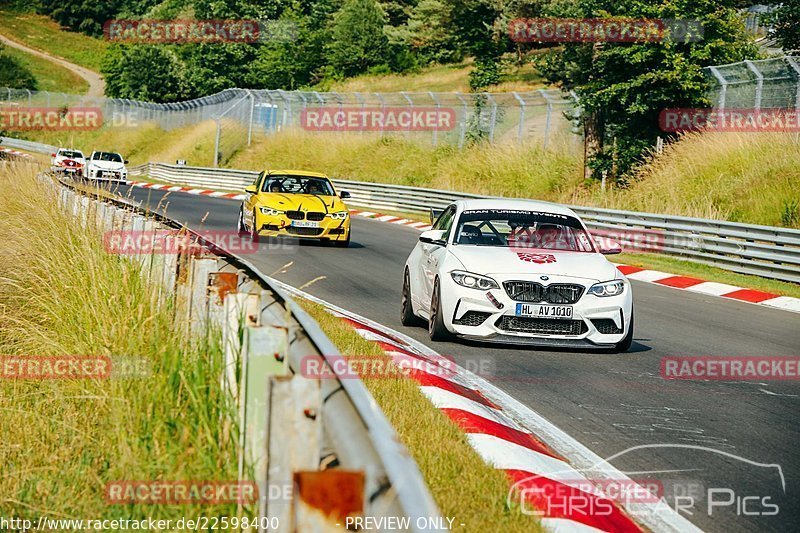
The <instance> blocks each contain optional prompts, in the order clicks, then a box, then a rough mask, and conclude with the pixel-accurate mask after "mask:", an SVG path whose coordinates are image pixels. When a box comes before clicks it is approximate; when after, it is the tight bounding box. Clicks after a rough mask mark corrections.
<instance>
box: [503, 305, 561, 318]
mask: <svg viewBox="0 0 800 533" xmlns="http://www.w3.org/2000/svg"><path fill="white" fill-rule="evenodd" d="M516 315H517V316H530V317H534V318H563V319H570V318H572V307H571V306H569V305H537V304H519V303H518V304H517V313H516Z"/></svg>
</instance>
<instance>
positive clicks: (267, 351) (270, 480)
mask: <svg viewBox="0 0 800 533" xmlns="http://www.w3.org/2000/svg"><path fill="white" fill-rule="evenodd" d="M42 179H48V178H47V177H46V175H43V177H42ZM48 183H53V182H51V181H49V179H48ZM59 183H60V185H61V188H60V191H59V200H60V203H61V205H62V207H63V208H64V209H65V210H66V211H67V212H68V213H71V214H72V215H73V216H75V217H76V218H78V219H79V220H81V222H82V223H83V224H85V225H95V226H97V227H99V228H100V229H101V230H104V231H106V232H109V231H123V232H124V231H129V232H133V233H134V234H136V235H142V234H147V233H150V232H153V234H155V232H158V231H160V230H172V232H173V233H174V234H177V235H185V236H189V240H188V241H187V240H185V239H183V240H181V241H180V242H181V244H179V245H178V246H179V247H185V248H179V249H180V250H182V253H180V254H177V253H172V254H161V255H153V254H144V253H142V254H133V255H130V256H129V257H130V259H131V260H132V261H140V262H141V267H142V273H143V275H145V276H146V277H147V279H149V280H150V282H151V283H153V284H155V285H157V286H159V287H161V289H160V290H159V294H160V302H162V303H163V302H166V301H167V298H168V297H172V298H174V302H175V303H176V309H177V311H176V312H178V313H182V316H183V317H184V318H185V319H186V320H185V323H186V324H187V326H186V327H187V328H189V329H190V330H195V328H201V329H200V331H206V332H208V331H221V332H222V341H223V352H224V354H225V365H224V370H223V376H221V377H220V380H221V383H222V385H223V388H224V389H225V390H226V391H227V392H229V393H230V395H231V397H232V399H233V402H234V404H235V406H236V410H237V415H235V416H237V418H238V422H239V434H240V441H239V451H240V463H239V475H240V480H246V479H247V478H248V474H249V473H250V471H251V470H252V476H253V477H254V478H255V484H256V485H257V486H258V489H259V492H258V494H259V504H258V513H259V519H260V520H265V521H264V522H259V523H260V524H266V525H269V527H268V528H265V527H264V526H263V525H262V526H261V528H260V529H264V530H266V529H270V530H273V531H303V530H306V529H308V530H311V529H313V530H314V531H328V530H333V529H336V530H338V528H333V527H332V526H331V522H332V521H333V520H332V519H331V518H330V517H328V518H327V521H326V519H325V518H324V517H323V518H322V519H321V518H320V516H321V514H320V512H321V509H320V508H319V507H317V505H316V504H318V502H316V504H315V502H314V501H313V500H314V499H315V498H313V497H312V498H311V499H310V500H309V499H307V498H306V496H308V495H309V493H311V492H313V490H312V491H309V490H308V487H307V484H308V483H310V484H311V486H312V487H319V486H327V487H336V488H335V489H333V490H334V492H337V491H345V492H346V491H347V490H348V489H349V490H351V491H352V492H350V493H349V495H350V496H352V498H351V500H350V502H351V503H350V504H347V505H345V507H346V509H342V508H341V507H339V508H337V507H336V505H335V503H334V505H333V508H334V509H336V510H338V511H339V512H340V513H345V512H346V511H350V512H355V513H356V514H358V515H363V516H373V517H408V518H409V527H410V529H411V530H412V531H423V530H424V529H423V527H422V526H420V525H418V523H419V524H422V523H423V522H426V523H427V522H428V520H420V521H419V522H418V519H421V518H426V519H429V518H439V517H440V516H441V515H440V512H439V510H438V508H437V506H436V504H435V502H434V501H433V498H432V497H431V495H430V492H429V491H428V488H427V486H426V485H425V482H424V480H423V478H422V474H421V473H420V471H419V468H418V466H417V465H416V463H415V462H414V460H413V459H412V458H411V456H410V455H409V453H408V451H407V450H406V449H405V448H404V447H403V445H402V444H400V439H399V437H398V435H397V434H396V432H395V430H394V429H393V428H392V427H391V425H390V424H389V422H388V420H387V419H386V417H385V415H384V414H383V412H382V411H381V410H380V408H379V407H378V406H377V404H376V402H375V400H374V399H373V398H372V396H371V395H370V393H369V392H368V390H367V389H366V387H365V385H364V383H363V382H362V381H361V380H359V379H357V378H353V377H352V376H350V375H348V376H347V377H346V378H342V379H338V378H337V379H310V378H308V377H305V376H302V375H300V374H299V372H300V369H301V368H308V367H309V365H310V362H309V358H313V359H314V363H316V365H317V366H316V368H319V367H321V366H322V365H327V366H328V367H329V368H330V372H329V373H327V375H330V376H334V375H336V376H338V375H339V374H338V373H337V368H338V367H337V366H336V365H335V364H331V363H330V361H335V360H340V359H341V354H340V353H339V351H338V350H337V348H336V347H335V346H334V345H333V344H332V342H331V341H330V339H328V337H327V336H326V335H325V334H324V333H323V332H322V330H321V329H320V327H319V325H318V324H317V323H316V322H315V321H314V320H313V319H312V318H311V317H310V316H309V315H308V314H306V313H305V311H304V310H303V309H302V308H301V307H299V306H298V305H297V304H296V303H295V302H294V301H292V299H291V298H290V297H289V296H287V295H286V294H285V293H284V292H283V291H282V290H281V289H280V288H279V287H277V286H276V285H275V284H274V283H273V282H272V280H271V279H270V278H269V277H267V276H265V275H264V274H262V273H261V272H260V271H259V270H258V269H257V268H256V267H254V266H253V265H252V264H250V263H249V262H247V261H246V260H244V259H242V258H241V257H239V256H237V255H235V254H233V253H231V252H229V251H226V250H225V249H223V248H221V247H220V246H219V245H218V244H216V243H215V242H213V240H210V239H208V238H207V237H205V236H204V235H203V234H200V233H196V232H193V231H192V230H190V229H188V228H186V227H185V226H183V225H181V224H179V223H178V222H176V221H174V220H171V219H169V218H166V217H164V216H162V215H160V214H159V213H157V212H154V211H150V210H148V209H145V208H143V207H141V206H139V205H138V204H136V203H134V202H131V201H128V200H125V199H122V198H119V197H114V196H111V195H109V194H107V193H102V196H100V194H101V193H100V192H99V191H90V190H86V189H83V188H81V187H80V186H79V185H74V184H72V183H69V182H59ZM321 374H322V375H325V374H326V373H325V372H323V373H321ZM245 465H250V466H249V467H248V466H245ZM329 465H333V466H329ZM304 483H305V484H306V485H304ZM287 486H289V487H293V489H292V490H291V493H292V494H291V498H290V501H286V500H287V498H286V497H285V496H284V494H285V492H283V489H282V487H287ZM276 487H277V488H280V490H281V491H282V492H281V496H278V497H277V498H272V497H271V496H270V495H271V494H272V490H271V489H273V488H276ZM345 499H347V498H344V497H343V500H345ZM353 501H355V502H359V501H361V505H362V507H361V508H359V509H354V508H353V507H352V502H353ZM340 503H341V502H340ZM327 510H328V511H330V509H327ZM275 517H277V519H279V520H280V524H279V527H275V522H272V521H270V518H272V519H275ZM333 517H334V518H337V517H338V518H339V520H341V519H343V518H344V515H343V514H334V516H333ZM386 523H387V524H392V522H391V521H387V522H386ZM387 528H388V526H387ZM382 530H386V529H382Z"/></svg>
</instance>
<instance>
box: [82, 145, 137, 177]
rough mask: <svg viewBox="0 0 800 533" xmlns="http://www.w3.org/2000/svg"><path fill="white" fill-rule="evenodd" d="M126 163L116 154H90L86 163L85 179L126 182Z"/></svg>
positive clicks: (95, 152) (96, 152)
mask: <svg viewBox="0 0 800 533" xmlns="http://www.w3.org/2000/svg"><path fill="white" fill-rule="evenodd" d="M127 163H128V162H127V161H126V160H125V159H123V158H122V156H121V155H119V154H118V153H116V152H98V151H94V152H92V155H91V156H90V157H89V160H88V161H87V162H86V178H87V179H90V180H97V181H127V180H128V169H127V168H125V165H126V164H127Z"/></svg>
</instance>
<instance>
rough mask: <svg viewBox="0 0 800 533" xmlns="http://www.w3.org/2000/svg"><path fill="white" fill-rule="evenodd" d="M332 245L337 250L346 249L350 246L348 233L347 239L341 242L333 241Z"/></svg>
mask: <svg viewBox="0 0 800 533" xmlns="http://www.w3.org/2000/svg"><path fill="white" fill-rule="evenodd" d="M333 243H334V244H335V245H336V246H338V247H339V248H347V247H348V246H350V232H349V231H348V232H347V238H346V239H345V240H343V241H333Z"/></svg>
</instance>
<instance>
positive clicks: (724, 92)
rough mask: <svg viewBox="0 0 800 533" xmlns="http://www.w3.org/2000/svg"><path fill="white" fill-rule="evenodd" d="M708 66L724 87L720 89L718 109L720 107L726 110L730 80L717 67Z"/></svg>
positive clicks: (721, 109)
mask: <svg viewBox="0 0 800 533" xmlns="http://www.w3.org/2000/svg"><path fill="white" fill-rule="evenodd" d="M708 68H709V69H710V70H711V73H712V74H713V75H714V77H715V78H716V79H717V81H718V82H719V84H720V86H721V87H722V88H721V89H720V90H719V100H718V101H717V109H719V110H720V111H724V110H725V97H726V96H727V94H728V80H726V79H725V76H723V75H722V74H721V73H720V71H719V70H718V69H717V67H708Z"/></svg>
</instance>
